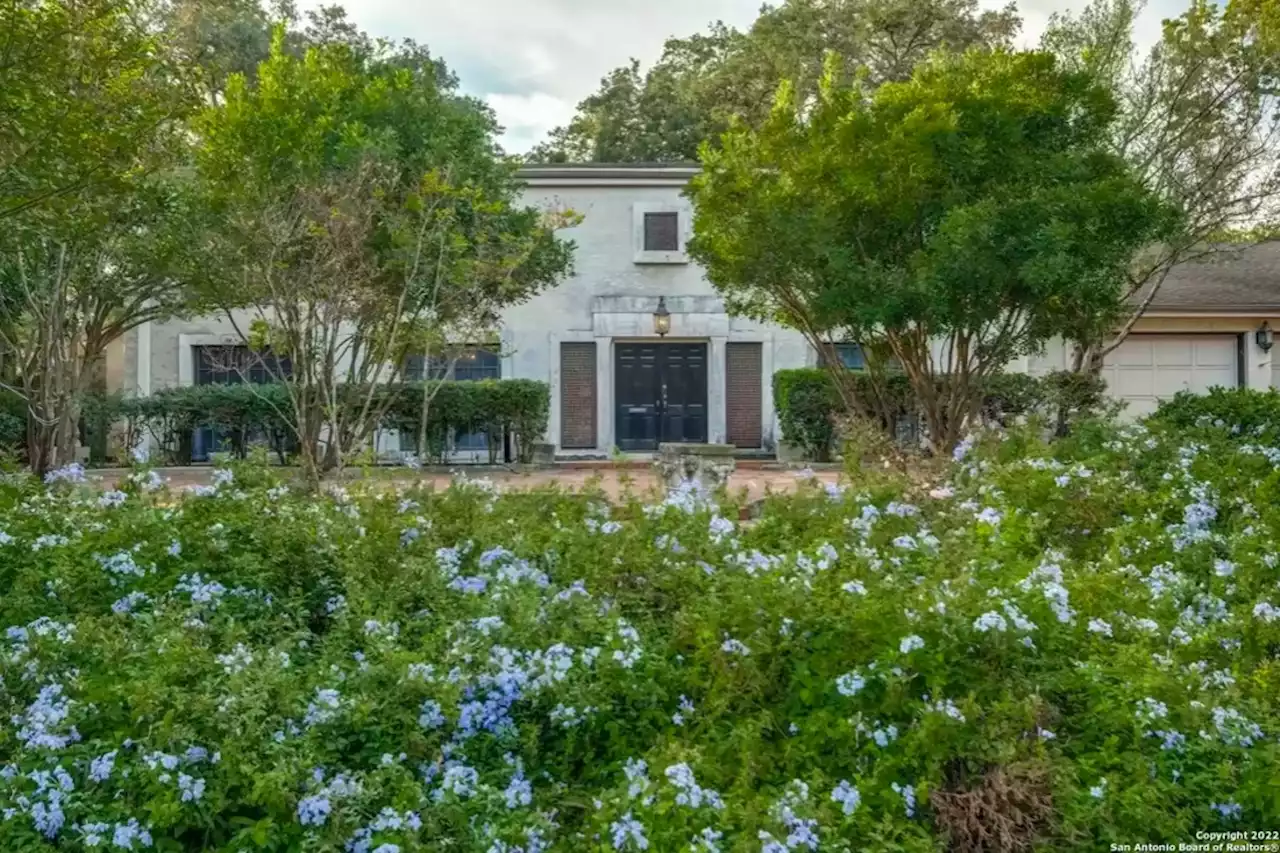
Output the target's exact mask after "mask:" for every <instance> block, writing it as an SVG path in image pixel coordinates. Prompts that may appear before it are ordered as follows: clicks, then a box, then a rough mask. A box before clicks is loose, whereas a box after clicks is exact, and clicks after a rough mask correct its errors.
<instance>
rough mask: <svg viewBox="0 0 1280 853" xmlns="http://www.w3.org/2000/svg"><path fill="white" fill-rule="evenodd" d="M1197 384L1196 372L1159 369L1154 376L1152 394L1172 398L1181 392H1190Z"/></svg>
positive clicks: (1167, 368) (1182, 369)
mask: <svg viewBox="0 0 1280 853" xmlns="http://www.w3.org/2000/svg"><path fill="white" fill-rule="evenodd" d="M1195 384H1196V373H1195V371H1192V370H1190V369H1188V368H1185V367H1157V368H1156V369H1155V372H1154V374H1153V376H1152V382H1151V392H1150V393H1152V394H1154V395H1155V396H1157V397H1172V396H1173V395H1174V394H1177V393H1178V392H1179V391H1190V390H1191V389H1192V388H1193V387H1194V386H1195Z"/></svg>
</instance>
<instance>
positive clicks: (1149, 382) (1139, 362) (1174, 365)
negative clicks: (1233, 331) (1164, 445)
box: [1102, 335, 1240, 418]
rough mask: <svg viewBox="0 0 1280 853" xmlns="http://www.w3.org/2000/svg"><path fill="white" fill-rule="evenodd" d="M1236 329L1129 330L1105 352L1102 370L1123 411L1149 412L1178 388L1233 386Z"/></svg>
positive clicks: (1236, 368) (1236, 373) (1236, 377)
mask: <svg viewBox="0 0 1280 853" xmlns="http://www.w3.org/2000/svg"><path fill="white" fill-rule="evenodd" d="M1239 352H1240V343H1239V338H1238V337H1237V336H1236V335H1130V336H1129V337H1128V339H1127V340H1125V342H1124V343H1123V344H1121V345H1120V347H1119V348H1118V349H1117V350H1116V351H1115V352H1113V353H1112V354H1111V355H1110V356H1108V357H1107V361H1106V365H1105V367H1103V371H1102V373H1103V376H1104V377H1105V378H1106V380H1107V389H1108V391H1109V393H1110V394H1111V396H1112V397H1118V398H1120V399H1121V400H1125V401H1126V402H1128V404H1129V405H1128V407H1127V408H1126V409H1125V415H1126V416H1127V417H1131V418H1136V417H1142V416H1143V415H1149V414H1151V413H1152V412H1154V411H1155V410H1156V405H1157V404H1158V403H1159V402H1160V401H1161V400H1164V399H1168V398H1169V397H1172V396H1173V395H1174V394H1177V393H1178V392H1179V391H1195V392H1197V393H1203V392H1205V391H1208V390H1209V389H1210V388H1212V387H1213V386H1215V385H1221V386H1223V387H1225V388H1234V387H1236V385H1237V384H1238V381H1239V377H1240V368H1239V357H1240V355H1239Z"/></svg>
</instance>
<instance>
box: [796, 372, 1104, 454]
mask: <svg viewBox="0 0 1280 853" xmlns="http://www.w3.org/2000/svg"><path fill="white" fill-rule="evenodd" d="M851 376H852V379H853V381H854V388H855V393H857V394H858V397H859V399H862V400H866V401H868V403H869V404H870V405H871V408H872V409H873V411H875V413H876V416H875V417H874V418H873V421H874V422H877V423H879V425H880V427H881V428H882V429H884V430H886V431H887V432H889V434H890V435H891V436H894V437H897V436H898V435H899V432H900V429H901V427H902V426H904V425H905V426H909V427H912V428H911V429H908V430H907V432H908V434H910V435H912V436H914V435H915V429H914V426H915V422H916V421H917V419H918V414H919V411H920V407H919V405H917V403H916V401H915V395H914V393H913V392H912V390H911V384H910V382H908V381H907V378H906V377H905V376H903V375H901V374H898V373H890V374H888V375H886V376H885V377H884V378H883V379H882V381H881V383H880V387H879V388H877V387H876V386H875V385H874V384H873V382H872V380H871V376H870V375H869V374H867V373H854V374H852V375H851ZM939 381H940V382H943V381H946V380H945V378H942V379H940V380H939ZM1105 392H1106V383H1105V382H1104V381H1103V380H1102V379H1101V378H1100V377H1097V376H1088V375H1083V374H1076V373H1072V372H1070V371H1055V372H1053V373H1049V374H1046V375H1045V376H1043V377H1035V376H1030V375H1028V374H1025V373H1000V374H995V375H993V376H989V377H987V378H986V379H985V380H984V381H983V399H982V402H981V404H980V406H979V415H980V417H981V418H982V420H983V421H984V422H985V423H987V424H999V425H1001V426H1008V425H1011V424H1013V423H1016V422H1017V421H1018V420H1019V419H1021V418H1025V417H1026V416H1029V415H1041V416H1044V417H1048V418H1050V419H1055V420H1057V421H1058V425H1059V427H1060V428H1059V430H1058V431H1059V433H1060V434H1065V432H1066V427H1067V426H1068V425H1069V424H1071V423H1074V422H1076V421H1078V420H1080V419H1082V418H1084V417H1088V416H1091V415H1096V414H1099V413H1100V412H1101V410H1102V409H1103V408H1104V399H1105V396H1104V395H1105ZM773 394H774V405H775V406H776V407H777V411H778V420H779V423H780V425H781V427H782V436H783V438H784V439H785V440H786V441H788V442H791V443H792V444H794V445H796V446H797V447H799V448H800V449H801V451H802V452H803V453H804V454H805V455H806V456H807V457H808V458H810V459H813V460H815V461H826V460H827V459H829V458H830V455H831V449H832V446H833V443H834V441H835V439H836V431H837V430H836V426H835V424H836V422H837V421H838V417H839V415H840V413H841V412H842V410H843V405H842V403H841V401H840V397H839V395H838V394H837V393H836V390H835V387H834V385H833V383H832V381H831V377H830V375H829V374H828V373H827V371H826V370H823V369H821V368H812V367H809V368H800V369H796V370H780V371H778V372H777V373H775V374H774V377H773ZM873 401H874V402H873Z"/></svg>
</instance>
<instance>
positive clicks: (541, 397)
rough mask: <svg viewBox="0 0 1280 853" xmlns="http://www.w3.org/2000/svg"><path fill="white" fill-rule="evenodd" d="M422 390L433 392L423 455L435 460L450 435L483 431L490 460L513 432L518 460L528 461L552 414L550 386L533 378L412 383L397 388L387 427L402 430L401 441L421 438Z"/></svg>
mask: <svg viewBox="0 0 1280 853" xmlns="http://www.w3.org/2000/svg"><path fill="white" fill-rule="evenodd" d="M424 393H426V394H428V395H431V397H430V403H429V405H428V406H427V447H426V448H425V452H424V455H425V456H427V457H428V458H433V459H440V458H442V457H443V455H444V453H445V451H446V449H447V448H448V439H449V436H450V434H453V435H467V434H473V433H483V434H484V435H486V436H487V437H488V439H489V441H488V450H489V459H490V461H491V462H493V461H497V459H498V455H499V453H500V451H501V449H502V444H503V437H504V436H510V437H511V440H512V445H513V452H514V455H515V457H516V459H518V460H519V461H521V462H529V461H530V460H531V459H532V458H533V445H534V443H535V442H537V441H538V440H539V439H540V438H541V437H542V435H543V434H544V433H545V432H546V430H547V421H548V419H549V417H550V414H551V389H550V387H549V386H548V385H547V383H545V382H535V381H534V380H532V379H486V380H484V381H480V382H439V383H432V384H430V385H425V386H424V385H423V384H422V383H414V384H411V385H406V386H404V387H402V388H400V389H399V390H398V393H397V394H396V398H395V403H394V404H393V406H392V408H391V409H390V411H389V412H388V415H387V418H386V426H387V428H389V429H396V430H399V432H400V436H401V442H402V445H401V446H409V445H412V444H416V442H417V439H418V436H419V434H420V432H421V428H422V398H423V394H424Z"/></svg>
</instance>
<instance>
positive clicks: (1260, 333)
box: [1253, 320, 1276, 352]
mask: <svg viewBox="0 0 1280 853" xmlns="http://www.w3.org/2000/svg"><path fill="white" fill-rule="evenodd" d="M1253 339H1254V341H1255V342H1257V344H1258V349H1260V350H1262V351H1263V352H1271V348H1272V347H1273V346H1275V344H1276V335H1275V332H1273V331H1271V324H1270V323H1268V322H1267V321H1266V320H1263V321H1262V325H1261V326H1259V327H1258V330H1257V331H1256V332H1254V333H1253Z"/></svg>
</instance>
